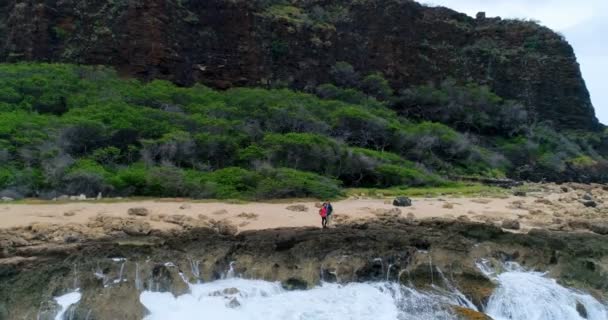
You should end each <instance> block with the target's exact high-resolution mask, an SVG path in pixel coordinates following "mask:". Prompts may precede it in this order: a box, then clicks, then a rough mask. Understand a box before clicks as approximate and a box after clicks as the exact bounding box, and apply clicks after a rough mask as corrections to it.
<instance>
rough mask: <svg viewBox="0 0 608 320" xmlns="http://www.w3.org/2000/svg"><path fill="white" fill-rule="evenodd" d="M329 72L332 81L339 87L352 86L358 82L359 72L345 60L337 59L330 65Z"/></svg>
mask: <svg viewBox="0 0 608 320" xmlns="http://www.w3.org/2000/svg"><path fill="white" fill-rule="evenodd" d="M330 74H331V76H332V79H333V82H334V83H335V84H337V85H338V86H341V87H346V88H349V87H350V88H352V87H356V86H357V84H358V83H359V74H358V73H357V72H356V71H355V68H353V66H352V65H350V64H349V63H348V62H345V61H338V62H336V64H335V65H334V66H333V67H331V70H330Z"/></svg>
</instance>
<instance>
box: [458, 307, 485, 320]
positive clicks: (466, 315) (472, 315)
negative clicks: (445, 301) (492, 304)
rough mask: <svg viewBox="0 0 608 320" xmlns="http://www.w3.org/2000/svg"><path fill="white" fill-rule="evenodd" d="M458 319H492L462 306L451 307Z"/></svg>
mask: <svg viewBox="0 0 608 320" xmlns="http://www.w3.org/2000/svg"><path fill="white" fill-rule="evenodd" d="M452 309H453V310H454V313H456V315H457V316H458V319H459V320H492V318H490V317H489V316H488V315H486V314H483V313H481V312H479V311H475V310H471V309H468V308H464V307H459V306H454V307H452Z"/></svg>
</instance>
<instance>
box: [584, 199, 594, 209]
mask: <svg viewBox="0 0 608 320" xmlns="http://www.w3.org/2000/svg"><path fill="white" fill-rule="evenodd" d="M581 203H582V204H583V205H584V206H585V207H587V208H595V207H597V202H595V201H593V200H583V201H581Z"/></svg>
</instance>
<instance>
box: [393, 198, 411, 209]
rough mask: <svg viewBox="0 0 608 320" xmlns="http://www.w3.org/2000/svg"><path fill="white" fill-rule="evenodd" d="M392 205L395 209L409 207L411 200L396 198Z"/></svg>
mask: <svg viewBox="0 0 608 320" xmlns="http://www.w3.org/2000/svg"><path fill="white" fill-rule="evenodd" d="M393 205H394V206H395V207H411V206H412V200H411V199H410V198H408V197H397V198H395V200H393Z"/></svg>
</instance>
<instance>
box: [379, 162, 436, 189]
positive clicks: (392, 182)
mask: <svg viewBox="0 0 608 320" xmlns="http://www.w3.org/2000/svg"><path fill="white" fill-rule="evenodd" d="M376 171H377V174H378V182H379V185H378V187H390V186H410V187H420V186H440V185H442V184H443V183H444V181H443V180H442V179H440V178H439V177H437V176H434V175H431V174H428V173H425V172H423V171H421V170H419V169H416V168H413V167H404V166H396V165H392V164H383V165H380V166H378V167H377V168H376Z"/></svg>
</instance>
